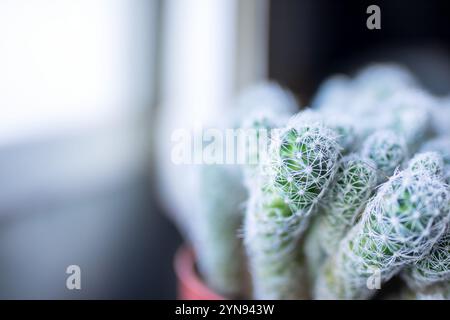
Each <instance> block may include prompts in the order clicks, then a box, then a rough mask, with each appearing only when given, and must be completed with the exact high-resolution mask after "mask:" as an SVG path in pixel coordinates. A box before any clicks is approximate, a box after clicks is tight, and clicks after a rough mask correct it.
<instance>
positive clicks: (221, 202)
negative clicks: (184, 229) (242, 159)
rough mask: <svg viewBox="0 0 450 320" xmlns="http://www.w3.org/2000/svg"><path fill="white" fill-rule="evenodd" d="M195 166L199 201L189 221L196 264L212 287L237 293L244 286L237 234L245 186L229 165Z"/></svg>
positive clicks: (238, 293)
mask: <svg viewBox="0 0 450 320" xmlns="http://www.w3.org/2000/svg"><path fill="white" fill-rule="evenodd" d="M198 169H199V170H200V173H199V177H200V181H199V182H200V191H201V194H202V196H203V203H202V205H201V206H200V207H199V208H198V209H199V212H195V213H194V214H193V216H192V219H193V221H192V223H191V225H192V231H191V233H192V234H191V240H192V242H193V246H194V249H195V252H196V255H197V266H198V268H199V271H200V274H201V275H202V277H203V278H204V279H205V282H206V283H207V284H208V285H209V286H210V287H211V288H212V289H214V290H215V291H217V292H219V293H220V294H222V295H224V296H226V297H239V296H241V294H242V292H243V290H244V289H245V288H244V286H243V284H244V269H243V268H244V259H243V258H244V251H243V247H242V239H241V238H240V237H239V236H238V231H239V228H240V227H241V225H242V220H243V216H242V213H243V212H242V211H243V210H242V209H243V208H242V204H243V203H244V201H245V195H246V192H245V188H244V187H243V185H242V183H241V181H240V174H238V172H236V170H233V168H232V167H227V166H222V165H202V166H199V167H198Z"/></svg>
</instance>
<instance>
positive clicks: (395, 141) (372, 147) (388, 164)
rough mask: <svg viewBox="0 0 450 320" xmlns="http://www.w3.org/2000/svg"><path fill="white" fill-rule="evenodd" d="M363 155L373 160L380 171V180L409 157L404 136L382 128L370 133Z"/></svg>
mask: <svg viewBox="0 0 450 320" xmlns="http://www.w3.org/2000/svg"><path fill="white" fill-rule="evenodd" d="M361 155H362V156H363V157H365V158H368V159H370V160H372V161H373V162H374V163H375V165H376V167H377V169H378V171H379V175H378V182H379V183H381V182H383V181H385V180H387V178H388V177H390V176H391V175H392V174H393V173H394V171H395V169H396V168H398V167H399V166H400V165H401V164H402V163H403V162H404V161H405V160H406V159H407V157H408V149H407V146H406V142H405V140H404V138H403V137H402V136H401V135H399V134H396V133H395V132H393V131H391V130H380V131H376V132H375V133H373V134H372V135H370V136H369V137H368V138H367V139H366V141H365V142H364V145H363V147H362V150H361Z"/></svg>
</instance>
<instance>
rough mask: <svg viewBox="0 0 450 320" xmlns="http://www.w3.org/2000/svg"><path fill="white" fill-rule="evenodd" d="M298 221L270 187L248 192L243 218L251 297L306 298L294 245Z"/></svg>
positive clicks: (298, 252)
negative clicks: (248, 196) (251, 289)
mask: <svg viewBox="0 0 450 320" xmlns="http://www.w3.org/2000/svg"><path fill="white" fill-rule="evenodd" d="M300 222H301V220H299V219H297V217H296V216H295V213H293V212H292V211H291V209H290V208H289V206H288V205H287V204H286V203H285V202H284V199H282V198H280V197H279V196H278V195H277V194H276V193H275V192H274V191H273V190H271V189H270V188H263V189H254V190H253V191H252V194H251V196H250V199H249V202H248V207H247V214H246V217H245V245H246V248H247V254H248V257H249V267H250V273H251V276H252V283H253V297H254V298H256V299H289V300H291V299H307V298H309V296H308V287H307V285H306V283H307V281H306V272H305V267H304V261H303V258H302V253H301V250H299V248H298V241H299V237H298V230H299V223H300Z"/></svg>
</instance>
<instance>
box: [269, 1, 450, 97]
mask: <svg viewBox="0 0 450 320" xmlns="http://www.w3.org/2000/svg"><path fill="white" fill-rule="evenodd" d="M371 4H376V5H378V6H379V7H380V9H381V27H382V28H381V30H369V29H367V27H366V19H367V17H368V16H369V15H368V14H367V13H366V9H367V7H368V6H369V5H371ZM449 51H450V1H444V0H413V1H407V0H385V1H349V0H301V1H299V0H272V1H271V10H270V42H269V76H270V77H271V78H272V79H275V80H278V81H280V82H281V83H283V84H285V85H286V86H288V87H289V88H291V89H292V90H294V91H295V92H296V93H297V94H299V95H300V97H301V98H302V100H303V101H307V100H308V99H309V98H310V97H311V95H312V94H313V92H314V90H315V89H316V88H317V85H318V84H319V82H320V81H321V80H323V79H324V78H325V77H326V76H328V75H329V74H330V73H335V72H348V71H353V70H354V69H355V68H358V67H360V66H361V65H364V64H365V63H367V62H371V61H386V60H389V61H398V62H402V63H403V64H405V65H407V66H409V67H411V68H413V69H418V70H417V73H419V74H422V73H423V74H424V75H423V77H422V78H425V79H424V82H429V81H430V79H428V78H436V77H438V78H439V77H445V74H442V75H436V73H439V72H442V73H443V71H444V70H446V69H445V68H446V67H445V68H444V70H441V71H439V69H442V67H441V66H440V65H439V64H444V65H446V66H447V65H449V64H450V63H449V62H448V60H449ZM432 60H433V61H434V62H433V61H432ZM431 64H433V65H431ZM435 64H437V65H435ZM430 65H431V66H430ZM430 68H431V69H436V72H434V74H433V75H432V76H431V75H430V74H429V73H430V70H429V69H430ZM446 71H448V70H446ZM431 82H434V83H431V84H430V86H431V87H432V89H431V90H434V91H435V92H436V93H444V92H445V91H446V90H448V86H444V85H442V83H441V82H442V81H431Z"/></svg>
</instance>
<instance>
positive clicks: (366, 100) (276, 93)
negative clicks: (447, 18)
mask: <svg viewBox="0 0 450 320" xmlns="http://www.w3.org/2000/svg"><path fill="white" fill-rule="evenodd" d="M238 106H239V108H240V110H241V111H242V112H240V113H239V116H238V118H239V121H238V122H239V124H238V126H239V127H240V128H244V129H255V130H260V129H263V130H266V131H267V132H268V136H267V137H268V139H267V140H265V141H264V143H265V148H263V149H251V151H250V153H252V154H251V157H253V158H256V159H257V160H258V161H257V163H256V164H254V163H252V164H245V165H243V166H242V171H243V180H244V182H243V185H245V187H246V189H247V194H248V197H247V199H246V201H245V202H242V206H241V208H243V209H242V214H243V215H244V219H243V224H242V226H241V227H240V229H239V230H240V231H239V232H236V237H235V238H234V239H233V236H230V234H231V233H230V232H229V230H231V229H233V230H237V229H238V227H236V225H235V224H233V226H231V221H228V220H227V219H226V218H224V219H218V218H217V219H216V218H213V219H211V220H210V222H208V224H214V222H213V220H214V221H215V223H216V224H217V226H216V228H215V229H214V230H219V229H221V228H226V229H228V231H227V232H228V233H227V236H223V237H222V236H221V237H220V239H221V240H223V241H225V242H228V244H227V245H226V246H224V248H225V249H223V248H222V249H221V248H220V247H216V248H217V249H218V250H228V249H229V248H233V247H235V245H236V244H237V243H238V241H240V240H242V241H243V245H244V248H245V252H246V266H247V268H248V271H249V274H250V282H251V292H250V293H243V294H241V296H246V295H245V294H249V295H247V297H253V298H256V299H310V298H313V299H369V298H372V297H374V296H376V295H378V294H379V293H380V292H381V293H383V288H384V286H385V284H386V283H387V282H390V283H393V282H392V281H391V279H393V278H395V280H394V282H395V281H397V282H400V283H401V284H403V287H401V286H399V288H398V293H399V294H402V297H403V298H413V299H430V298H431V299H449V298H450V250H449V248H450V225H449V220H450V188H449V183H450V135H449V132H448V130H446V129H448V127H450V125H449V124H448V123H447V128H446V127H445V125H442V122H443V120H442V119H441V118H440V117H439V113H437V112H441V111H442V110H446V111H445V112H444V111H442V114H448V110H447V109H449V110H450V107H449V106H448V102H447V100H445V99H442V98H436V97H433V96H432V95H431V94H428V93H427V92H426V91H425V89H424V88H422V87H421V86H420V85H419V82H418V81H417V80H416V79H415V77H414V76H413V75H412V74H411V73H410V72H409V71H408V70H406V69H405V68H402V67H399V66H396V65H384V64H383V65H371V66H369V67H367V68H365V69H363V70H362V71H360V72H358V73H357V74H356V75H355V77H353V78H352V77H349V76H346V75H337V76H332V77H331V78H329V79H328V80H326V81H325V82H324V84H323V85H321V86H320V88H319V91H318V93H317V94H316V96H315V97H314V99H313V100H312V104H311V106H312V107H311V108H303V110H301V111H299V112H298V113H297V114H294V112H295V111H296V109H298V108H299V107H298V106H297V104H296V101H295V98H294V96H293V95H292V94H291V93H289V91H287V90H286V89H282V88H281V87H280V86H278V85H276V84H274V83H265V84H262V85H259V86H256V87H253V88H251V89H250V90H249V91H247V92H245V93H244V94H243V95H242V96H241V98H240V99H239V100H238ZM445 106H447V107H445ZM446 108H447V109H446ZM437 110H441V111H437ZM449 120H450V119H449ZM244 147H246V146H244ZM224 181H225V180H224ZM215 183H216V185H210V186H209V187H210V188H214V187H215V186H217V184H221V181H220V179H218V180H217V182H215ZM230 188H231V187H230ZM229 190H231V189H229ZM220 194H221V195H222V196H224V197H218V196H217V195H215V196H214V195H212V196H211V198H216V199H218V200H221V201H224V202H219V201H217V202H216V203H215V204H214V206H213V207H214V208H216V209H215V210H216V213H218V214H220V212H221V211H232V210H233V209H232V208H236V202H235V201H231V200H232V199H231V197H233V199H238V198H239V197H238V196H236V195H233V196H232V193H231V192H229V193H227V192H224V193H220ZM242 194H243V193H242ZM228 196H229V197H230V202H229V203H226V200H225V199H227V197H228ZM213 207H211V209H210V210H209V211H213V210H214V209H213ZM212 217H214V216H212ZM222 218H223V217H222ZM219 225H221V227H218V226H219ZM204 228H207V226H204ZM211 230H213V228H211ZM222 231H223V230H222ZM222 231H220V232H222ZM211 232H213V231H211ZM214 232H216V231H214ZM217 232H219V231H217ZM239 235H240V237H239ZM213 238H214V237H211V239H213ZM233 241H234V242H233ZM203 249H205V250H206V248H203ZM199 250H202V248H200V249H199ZM228 252H229V253H231V251H230V250H228ZM199 256H200V261H199V267H200V270H202V268H203V269H204V270H208V269H209V270H211V269H213V268H214V267H213V266H212V264H211V266H209V267H202V266H204V265H206V264H205V263H202V261H201V256H202V255H199ZM227 256H230V254H228V255H227ZM216 258H217V259H216ZM216 258H214V259H212V260H210V261H215V262H214V265H215V266H216V268H218V270H220V267H219V265H220V264H221V263H223V264H226V261H225V260H224V259H221V258H220V259H219V255H217V256H216ZM205 260H207V259H205ZM236 270H237V269H236ZM239 272H240V271H239ZM220 273H222V274H227V277H228V278H227V277H222V278H221V279H219V278H218V277H217V275H214V273H210V274H211V276H208V272H207V271H203V275H204V277H205V278H206V279H207V281H208V283H209V284H210V285H211V286H213V287H214V286H215V287H221V286H222V287H224V286H225V283H229V284H232V283H233V281H231V280H229V279H230V277H233V276H232V274H233V273H231V272H228V273H226V272H224V271H223V270H222V271H221V272H220ZM227 279H228V280H227ZM215 282H217V284H214V283H215ZM219 282H222V284H220V283H219ZM377 289H381V291H380V290H377ZM231 291H233V290H231ZM223 292H224V291H223Z"/></svg>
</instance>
